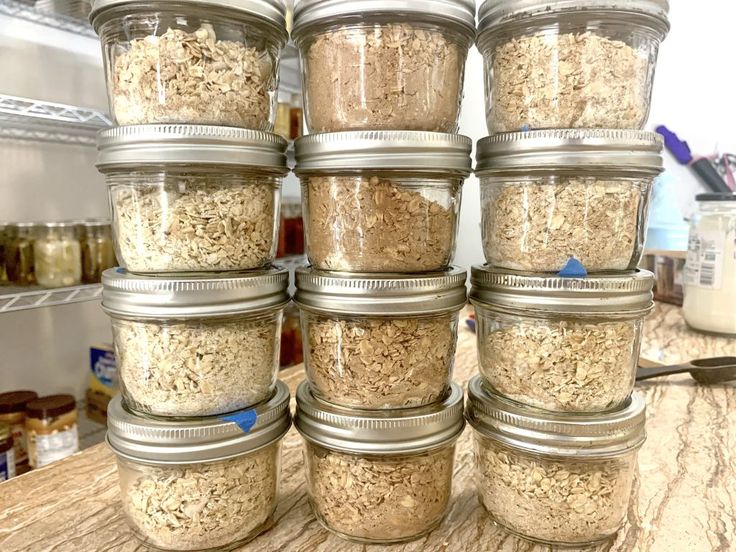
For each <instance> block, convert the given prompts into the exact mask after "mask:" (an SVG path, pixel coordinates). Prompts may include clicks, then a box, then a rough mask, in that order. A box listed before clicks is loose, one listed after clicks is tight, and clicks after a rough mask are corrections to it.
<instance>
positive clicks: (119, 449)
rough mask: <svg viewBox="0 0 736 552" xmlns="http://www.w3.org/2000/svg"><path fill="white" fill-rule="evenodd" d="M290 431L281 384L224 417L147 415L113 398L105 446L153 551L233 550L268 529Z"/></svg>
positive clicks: (139, 532) (129, 509)
mask: <svg viewBox="0 0 736 552" xmlns="http://www.w3.org/2000/svg"><path fill="white" fill-rule="evenodd" d="M253 414H255V415H253ZM246 422H248V423H252V425H251V426H250V427H248V426H247V425H245V424H246ZM290 426H291V419H290V415H289V390H288V388H287V387H286V385H285V384H284V383H281V382H279V384H278V386H277V387H276V390H275V392H274V393H273V394H272V395H270V396H269V398H268V401H267V402H264V403H262V404H260V405H259V406H258V407H256V408H255V409H254V411H253V410H251V411H247V412H242V411H241V412H237V413H234V414H233V415H232V416H229V417H227V418H190V419H187V420H172V419H171V418H155V417H148V416H147V417H142V416H138V415H136V414H135V413H133V412H131V411H130V410H128V408H127V407H126V406H125V405H124V404H123V401H122V400H121V397H120V396H117V397H115V398H113V399H112V401H111V402H110V406H109V408H108V432H107V442H108V444H109V445H110V448H111V449H112V451H113V452H114V453H115V454H116V456H117V461H118V462H117V463H118V474H119V481H120V495H121V499H122V505H123V512H124V513H125V517H126V519H127V522H128V524H129V525H130V527H131V529H132V530H133V532H134V534H135V535H136V536H137V537H138V538H139V539H140V540H141V541H143V542H144V543H145V544H146V545H147V546H150V547H153V548H154V549H155V550H166V551H174V550H175V551H197V552H202V551H220V550H231V549H232V548H235V547H237V546H238V545H240V544H243V543H246V542H248V541H250V540H252V539H253V538H255V537H256V536H258V535H259V534H260V533H262V532H263V531H265V530H267V529H268V528H270V527H271V525H272V524H273V513H274V510H275V508H276V502H277V495H278V487H279V477H280V465H281V443H282V440H283V437H284V435H286V432H287V431H288V430H289V427H290Z"/></svg>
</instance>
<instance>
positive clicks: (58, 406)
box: [26, 395, 79, 468]
mask: <svg viewBox="0 0 736 552" xmlns="http://www.w3.org/2000/svg"><path fill="white" fill-rule="evenodd" d="M26 435H27V436H28V460H29V462H30V464H31V467H32V468H40V467H42V466H45V465H47V464H50V463H51V462H56V461H57V460H61V459H62V458H66V457H67V456H70V455H72V454H74V453H75V452H77V451H78V450H79V434H78V431H77V403H76V401H75V400H74V397H72V396H71V395H50V396H48V397H41V398H39V399H34V400H32V401H30V402H29V403H28V404H27V405H26Z"/></svg>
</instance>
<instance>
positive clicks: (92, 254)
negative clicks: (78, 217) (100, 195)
mask: <svg viewBox="0 0 736 552" xmlns="http://www.w3.org/2000/svg"><path fill="white" fill-rule="evenodd" d="M80 243H81V246H82V281H83V282H84V283H85V284H97V283H99V282H100V281H101V280H102V273H103V272H104V271H105V270H107V269H108V268H112V267H114V266H115V252H114V251H113V245H112V231H111V227H110V221H109V220H107V221H104V220H100V221H85V222H84V223H82V229H81V238H80Z"/></svg>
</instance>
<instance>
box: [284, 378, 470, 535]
mask: <svg viewBox="0 0 736 552" xmlns="http://www.w3.org/2000/svg"><path fill="white" fill-rule="evenodd" d="M296 399H297V410H296V417H295V419H294V425H295V426H296V428H297V430H299V433H301V435H302V437H304V440H305V448H304V459H305V467H306V471H307V492H308V495H309V501H310V504H311V506H312V511H313V512H314V514H315V516H316V517H317V520H318V521H319V522H320V523H321V524H322V525H323V526H325V527H326V528H327V529H328V530H330V531H332V532H333V533H336V534H337V535H338V536H340V537H342V538H345V539H348V540H351V541H357V542H362V543H368V544H390V543H398V542H406V541H411V540H415V539H418V538H420V537H422V536H423V535H425V534H426V533H428V532H429V531H431V530H432V529H434V528H435V527H437V526H438V525H439V524H440V523H441V522H442V519H443V518H444V517H445V515H446V514H447V511H448V508H449V502H450V494H451V490H452V473H453V464H454V458H455V442H456V441H457V439H458V437H459V436H460V434H461V433H462V431H463V427H464V421H463V392H462V389H461V388H460V386H458V385H456V384H453V385H452V387H451V390H450V392H449V394H448V395H446V396H445V397H444V398H443V400H442V401H440V402H438V403H435V404H433V405H430V406H424V407H421V408H412V409H403V410H393V411H390V412H375V411H365V410H354V409H345V408H340V407H336V406H331V405H329V404H327V403H325V402H323V401H320V400H319V399H317V398H315V397H314V395H313V394H312V393H311V391H310V387H309V385H308V384H307V382H303V383H302V384H301V385H300V386H299V389H298V390H297V395H296Z"/></svg>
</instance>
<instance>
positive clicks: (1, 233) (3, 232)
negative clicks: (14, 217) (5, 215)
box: [0, 222, 10, 286]
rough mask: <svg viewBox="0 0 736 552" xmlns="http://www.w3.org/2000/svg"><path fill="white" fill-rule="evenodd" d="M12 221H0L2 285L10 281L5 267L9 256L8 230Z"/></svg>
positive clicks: (0, 275) (0, 273)
mask: <svg viewBox="0 0 736 552" xmlns="http://www.w3.org/2000/svg"><path fill="white" fill-rule="evenodd" d="M9 227H10V223H8V222H0V286H1V285H3V284H6V283H7V282H8V273H7V271H6V269H5V260H6V257H7V245H8V230H9Z"/></svg>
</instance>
